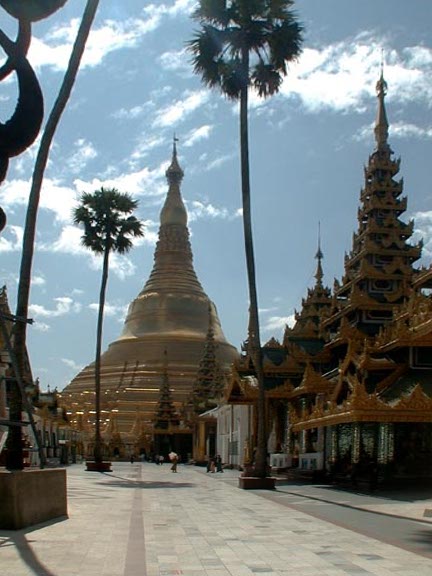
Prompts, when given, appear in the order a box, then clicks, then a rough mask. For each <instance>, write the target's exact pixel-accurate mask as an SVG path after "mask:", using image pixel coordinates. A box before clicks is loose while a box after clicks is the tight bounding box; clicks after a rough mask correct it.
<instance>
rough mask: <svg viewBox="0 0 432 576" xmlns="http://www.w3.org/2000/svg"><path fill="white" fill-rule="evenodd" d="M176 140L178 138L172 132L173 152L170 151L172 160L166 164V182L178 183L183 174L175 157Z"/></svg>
mask: <svg viewBox="0 0 432 576" xmlns="http://www.w3.org/2000/svg"><path fill="white" fill-rule="evenodd" d="M177 142H178V138H177V136H176V135H175V133H174V136H173V153H172V160H171V164H170V165H169V166H168V169H167V171H166V173H165V174H166V177H167V180H168V184H170V185H171V184H180V182H181V181H182V180H183V176H184V172H183V170H182V169H181V167H180V164H179V162H178V158H177Z"/></svg>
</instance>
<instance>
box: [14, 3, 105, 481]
mask: <svg viewBox="0 0 432 576" xmlns="http://www.w3.org/2000/svg"><path fill="white" fill-rule="evenodd" d="M98 5H99V0H87V4H86V7H85V10H84V14H83V17H82V20H81V24H80V27H79V30H78V34H77V37H76V39H75V43H74V46H73V49H72V53H71V56H70V59H69V63H68V67H67V70H66V73H65V76H64V78H63V83H62V85H61V88H60V91H59V94H58V96H57V99H56V101H55V103H54V106H53V108H52V110H51V113H50V115H49V118H48V121H47V123H46V126H45V129H44V132H43V134H42V138H41V143H40V146H39V150H38V154H37V157H36V162H35V167H34V170H33V178H32V185H31V188H30V195H29V201H28V206H27V215H26V221H25V228H24V237H23V249H22V257H21V268H20V277H19V285H18V296H17V308H16V315H17V316H18V317H19V318H23V319H25V318H27V315H28V304H29V298H30V283H31V271H32V265H33V254H34V243H35V234H36V223H37V212H38V208H39V200H40V192H41V188H42V181H43V177H44V174H45V168H46V165H47V161H48V154H49V151H50V148H51V144H52V141H53V138H54V134H55V131H56V129H57V126H58V123H59V121H60V118H61V116H62V114H63V111H64V110H65V108H66V104H67V102H68V100H69V96H70V94H71V92H72V88H73V86H74V83H75V79H76V75H77V73H78V69H79V65H80V63H81V58H82V55H83V53H84V49H85V45H86V42H87V38H88V36H89V33H90V29H91V26H92V24H93V21H94V18H95V15H96V10H97V8H98ZM26 332H27V325H26V323H25V322H18V323H17V324H16V325H15V327H14V338H13V345H14V352H15V356H16V359H17V365H18V367H19V369H20V371H21V375H23V374H24V362H25V349H26V335H27V334H26ZM10 408H11V411H10V419H11V420H17V421H21V412H22V399H21V396H20V391H19V389H18V386H13V389H12V398H11V403H10ZM7 447H8V462H7V467H8V469H9V470H20V469H22V468H23V454H22V434H21V428H20V427H18V426H16V427H13V428H11V433H10V434H9V437H8V445H7Z"/></svg>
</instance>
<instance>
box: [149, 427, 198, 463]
mask: <svg viewBox="0 0 432 576" xmlns="http://www.w3.org/2000/svg"><path fill="white" fill-rule="evenodd" d="M153 444H154V453H155V454H159V455H161V456H164V458H165V459H167V458H168V454H169V453H170V452H171V451H173V452H176V453H177V454H178V455H179V457H180V462H181V463H182V464H187V462H188V461H189V460H190V459H191V454H192V434H155V436H154V443H153Z"/></svg>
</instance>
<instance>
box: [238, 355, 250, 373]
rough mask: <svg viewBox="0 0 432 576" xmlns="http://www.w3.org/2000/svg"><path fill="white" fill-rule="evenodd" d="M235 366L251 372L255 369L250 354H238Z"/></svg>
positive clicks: (240, 369) (239, 369)
mask: <svg viewBox="0 0 432 576" xmlns="http://www.w3.org/2000/svg"><path fill="white" fill-rule="evenodd" d="M233 367H234V368H235V369H236V370H238V371H245V372H250V371H253V370H254V368H253V362H252V358H251V357H250V356H249V354H242V355H241V356H238V357H237V358H236V359H235V360H234V362H233Z"/></svg>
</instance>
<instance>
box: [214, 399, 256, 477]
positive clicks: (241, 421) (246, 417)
mask: <svg viewBox="0 0 432 576" xmlns="http://www.w3.org/2000/svg"><path fill="white" fill-rule="evenodd" d="M251 430H252V407H251V406H244V405H238V406H235V405H229V404H226V405H223V406H220V407H219V409H218V412H217V433H216V434H217V439H216V446H217V452H218V454H220V456H221V458H222V462H223V463H224V464H226V465H230V466H233V467H234V468H240V467H242V466H243V463H244V456H245V444H246V442H248V441H249V437H250V434H251Z"/></svg>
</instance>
